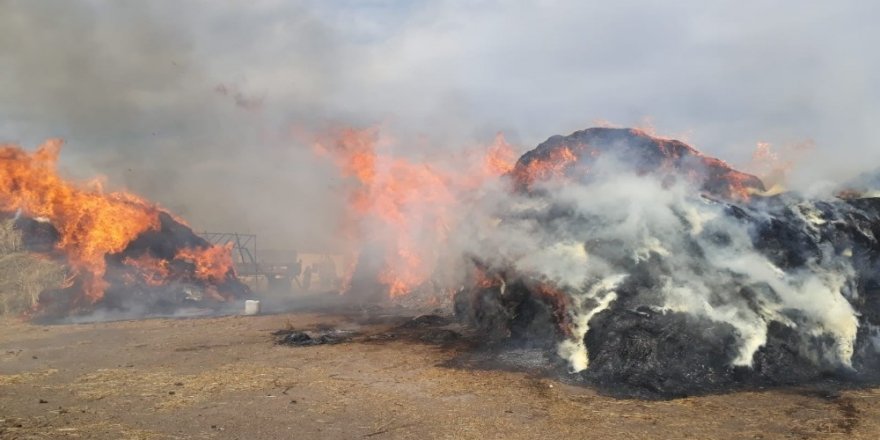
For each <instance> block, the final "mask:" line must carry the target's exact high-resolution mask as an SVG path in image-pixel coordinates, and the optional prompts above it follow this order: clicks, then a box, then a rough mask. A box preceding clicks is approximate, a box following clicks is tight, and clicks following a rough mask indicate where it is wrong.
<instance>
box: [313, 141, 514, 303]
mask: <svg viewBox="0 0 880 440" xmlns="http://www.w3.org/2000/svg"><path fill="white" fill-rule="evenodd" d="M386 146H387V144H386V143H384V142H383V139H380V137H379V132H378V130H377V129H375V128H371V129H364V130H356V129H344V130H342V131H341V132H339V133H337V135H336V136H335V137H334V138H332V139H329V140H319V141H318V142H316V143H315V145H314V147H315V151H316V152H318V153H319V154H321V155H328V156H330V158H331V159H332V160H333V161H334V162H335V164H336V165H337V167H338V168H339V169H340V171H341V173H342V175H343V176H345V177H350V178H354V179H355V180H356V181H357V185H356V186H355V187H353V188H352V189H351V193H350V205H349V208H350V209H349V210H350V217H351V218H350V219H349V221H348V225H347V226H348V227H347V229H348V234H349V235H350V236H351V238H352V239H354V240H361V239H364V238H367V237H365V235H366V234H367V231H366V229H369V231H370V234H374V233H376V232H377V231H378V232H379V233H380V234H387V235H389V236H390V237H383V238H389V239H388V240H387V241H388V245H387V246H386V248H385V255H384V256H383V259H384V261H383V269H382V270H381V271H380V273H379V274H378V281H379V282H381V283H382V284H383V285H385V286H387V288H388V292H389V294H390V295H391V296H392V297H395V296H399V295H403V294H406V293H408V292H410V291H411V290H412V289H413V288H415V287H417V286H419V285H421V284H422V283H424V282H425V281H427V280H428V279H429V277H430V276H431V274H432V273H433V271H434V267H435V266H436V264H437V261H438V259H439V258H440V255H439V252H438V251H437V249H439V248H441V245H442V243H443V242H445V241H446V239H447V238H448V237H447V235H448V231H449V230H450V229H451V228H452V227H453V226H454V223H455V221H456V218H455V215H454V214H455V211H456V208H457V206H458V204H459V203H461V200H460V198H459V197H457V194H459V193H461V192H463V191H466V190H467V189H468V188H474V187H475V186H478V185H479V183H480V182H482V181H484V180H485V179H486V178H488V177H490V176H499V175H501V174H503V173H505V172H507V171H509V170H511V169H513V164H514V159H515V154H514V152H513V150H512V149H511V148H510V145H509V144H507V143H506V142H505V140H504V137H503V136H502V135H501V134H499V135H498V136H496V138H495V141H494V142H493V144H492V145H491V146H490V147H489V148H488V151H486V152H485V153H484V156H483V157H482V158H481V159H480V160H477V161H474V160H472V159H470V158H468V160H466V161H464V163H465V164H466V165H465V166H457V167H456V166H454V165H456V164H447V165H450V166H447V167H443V166H441V165H443V163H442V161H438V162H437V163H436V164H435V165H429V164H427V163H418V162H413V161H410V160H407V159H403V158H395V157H391V156H390V155H387V154H381V153H380V151H379V150H381V149H382V148H384V147H386ZM475 164H476V166H475ZM457 165H461V164H457ZM352 225H354V226H352ZM346 284H347V283H346Z"/></svg>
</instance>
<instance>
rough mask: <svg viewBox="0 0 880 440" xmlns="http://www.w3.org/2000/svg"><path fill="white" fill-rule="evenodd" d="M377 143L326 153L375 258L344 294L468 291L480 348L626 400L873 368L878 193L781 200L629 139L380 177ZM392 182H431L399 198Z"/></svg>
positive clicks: (596, 137)
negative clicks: (362, 288)
mask: <svg viewBox="0 0 880 440" xmlns="http://www.w3.org/2000/svg"><path fill="white" fill-rule="evenodd" d="M348 134H349V135H351V133H348ZM501 144H503V142H502V143H501ZM373 145H375V144H370V142H369V141H365V140H364V139H363V138H359V139H358V140H357V141H352V140H351V139H348V140H346V139H345V138H343V139H342V140H341V141H339V142H338V143H337V144H336V148H335V149H333V148H325V150H327V151H331V152H332V153H334V154H336V156H335V157H336V159H337V163H339V164H340V165H342V170H343V174H344V175H347V176H352V177H355V178H356V179H357V181H358V182H359V183H360V185H359V186H356V189H355V192H354V193H353V194H354V195H355V196H357V197H353V200H356V201H357V204H356V205H355V207H354V208H356V209H357V210H358V211H357V212H359V213H361V219H362V221H361V222H360V223H359V226H360V227H361V228H364V229H366V230H368V231H370V232H371V234H365V235H369V236H370V237H371V238H372V240H373V241H371V242H369V244H370V246H367V247H365V248H364V249H380V251H378V252H377V251H371V253H372V255H373V256H374V257H378V258H372V259H364V258H362V259H361V264H360V267H358V268H357V270H355V271H354V272H353V273H354V276H355V279H354V280H353V282H352V285H357V282H358V281H359V279H360V280H361V281H363V280H369V279H371V274H372V279H373V280H374V281H373V282H374V283H376V282H378V284H380V285H384V286H385V287H386V288H387V291H388V292H390V293H391V294H392V295H394V296H400V295H404V294H405V293H406V292H407V291H419V290H423V289H425V288H426V286H431V287H432V288H433V289H434V290H439V291H441V292H456V291H457V293H455V310H456V314H457V315H458V316H459V317H460V318H461V319H462V320H464V321H465V322H466V323H468V324H469V325H471V326H472V327H474V328H476V329H478V330H479V331H480V334H482V335H483V338H482V339H484V340H487V341H494V342H495V343H496V346H497V344H499V343H500V344H501V345H502V346H510V345H513V346H527V347H541V348H544V349H545V353H546V356H547V360H548V362H550V363H551V364H556V365H558V366H559V368H560V370H561V371H563V372H565V373H564V374H565V375H566V377H568V378H569V379H571V380H575V381H585V382H589V383H593V384H597V385H599V386H602V387H605V388H607V389H608V390H609V391H612V392H617V393H635V394H644V393H648V394H651V395H663V396H672V395H683V394H690V393H699V392H712V391H719V390H724V389H729V388H730V387H735V386H764V385H778V384H794V383H803V382H807V381H814V380H818V379H821V378H824V377H835V378H839V379H846V380H856V381H863V380H875V379H876V377H877V374H878V373H877V372H878V371H880V199H878V198H872V197H871V195H872V193H870V192H869V191H866V190H862V191H850V192H849V193H847V194H848V195H847V197H845V198H841V197H837V196H834V195H829V196H828V197H825V198H822V199H818V200H817V199H810V198H805V197H803V196H800V195H798V194H796V193H782V194H777V195H771V194H769V193H766V192H765V190H764V185H763V183H762V182H761V180H760V179H759V178H757V177H755V176H752V175H749V174H746V173H742V172H739V171H737V170H735V169H733V168H731V167H730V166H728V165H727V164H726V163H724V162H722V161H720V160H718V159H715V158H711V157H707V156H705V155H703V154H701V153H699V152H698V151H696V150H695V149H693V148H691V147H690V146H688V145H686V144H684V143H682V142H679V141H675V140H670V139H663V138H658V137H655V136H651V135H648V134H646V133H644V132H641V131H639V130H633V129H615V128H592V129H588V130H583V131H579V132H576V133H573V134H572V135H570V136H565V137H563V136H554V137H552V138H550V139H548V140H547V141H546V142H544V143H543V144H541V145H539V146H538V147H537V148H536V149H534V150H532V151H530V152H528V153H526V154H525V155H523V156H522V157H521V158H520V159H519V160H518V161H517V162H516V163H515V165H514V164H511V165H509V166H507V167H504V166H502V167H498V168H495V170H496V171H500V172H498V173H497V174H496V176H498V175H501V176H500V177H495V178H491V179H490V178H481V179H470V180H468V179H467V178H466V177H468V175H464V176H463V175H462V174H461V173H460V172H459V173H458V174H450V173H444V172H443V171H442V170H443V168H442V167H438V166H436V165H433V166H425V167H418V166H415V165H410V164H408V163H407V162H401V161H395V160H387V161H386V163H389V164H391V165H390V166H386V167H382V166H380V165H378V164H380V163H382V156H381V155H380V154H377V153H375V151H374V150H372V149H371V148H370V147H371V146H373ZM496 146H497V145H496ZM495 157H497V155H495ZM365 158H366V159H369V160H364V159H365ZM489 162H490V161H488V160H487V161H486V163H489ZM401 169H402V170H406V171H409V170H410V169H412V170H416V171H418V172H420V173H426V172H429V173H430V176H427V177H425V176H422V177H421V178H419V179H407V180H406V182H403V183H401V182H400V181H399V177H401V175H402V174H401V173H399V171H401ZM426 170H427V171H426ZM861 181H863V182H871V181H872V180H871V179H862V180H861ZM462 182H471V183H473V182H476V184H475V185H473V186H469V185H468V184H464V183H462ZM875 190H876V188H875ZM422 195H425V198H427V199H428V200H429V201H430V202H431V203H430V204H429V205H428V206H423V205H421V204H420V203H421V201H422V200H423V198H422V197H421V196H422ZM364 218H366V219H369V221H363V219H364ZM411 223H415V224H416V225H417V226H412V225H411ZM376 224H378V225H379V227H375V225H376ZM386 224H388V225H392V226H393V227H385V226H384V225H386ZM426 225H427V226H426ZM431 225H433V226H431ZM437 225H441V227H437ZM371 227H372V229H371ZM431 227H435V228H436V229H434V230H435V231H436V234H430V233H426V231H425V228H427V229H428V230H430V228H431ZM419 228H422V229H419ZM394 231H400V232H394ZM412 231H415V233H411V232H412ZM376 237H388V239H387V240H384V241H383V242H382V243H380V244H379V245H377V244H376ZM424 237H428V238H429V239H425V238H424ZM419 240H421V241H419ZM382 244H384V245H385V246H384V248H383V246H382ZM381 249H384V251H382V250H381ZM383 255H384V257H383ZM456 261H457V262H456ZM368 265H370V267H368ZM452 267H454V268H456V269H455V270H450V268H452ZM411 269H416V270H411ZM450 272H452V273H453V274H458V275H459V277H458V278H456V277H455V276H450V274H449V273H450ZM462 274H465V275H464V276H462ZM395 275H407V276H395ZM412 275H417V276H412Z"/></svg>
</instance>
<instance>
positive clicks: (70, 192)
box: [0, 139, 159, 302]
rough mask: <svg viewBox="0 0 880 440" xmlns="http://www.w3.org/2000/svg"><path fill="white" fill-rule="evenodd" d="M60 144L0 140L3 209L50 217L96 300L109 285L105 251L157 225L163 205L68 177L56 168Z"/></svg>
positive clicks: (113, 250)
mask: <svg viewBox="0 0 880 440" xmlns="http://www.w3.org/2000/svg"><path fill="white" fill-rule="evenodd" d="M61 145H62V141H61V140H60V139H53V140H49V141H47V142H46V143H44V144H43V145H41V146H40V147H39V149H37V151H35V152H34V153H32V154H30V153H27V152H25V151H23V150H22V149H21V148H19V147H17V146H14V145H0V211H7V212H10V211H17V210H21V211H22V212H23V213H25V214H27V215H28V216H31V217H43V218H46V219H48V220H49V221H50V222H51V223H52V225H53V226H54V227H55V228H56V229H57V230H58V233H59V234H60V240H59V241H58V243H57V247H58V248H59V249H61V250H62V251H64V252H65V254H66V255H67V256H68V258H69V263H70V266H71V269H72V270H73V271H74V272H75V273H76V274H77V275H78V277H79V278H80V279H82V281H83V289H84V294H85V299H86V300H88V301H89V302H95V301H97V300H99V299H101V298H102V297H103V293H104V289H105V288H106V282H105V281H104V273H105V272H106V263H105V261H104V257H105V255H107V254H112V253H116V252H120V251H122V250H123V249H125V247H126V246H127V245H128V243H129V242H131V241H132V240H134V239H135V238H136V237H137V236H138V235H140V234H141V233H142V232H144V231H147V230H150V229H155V228H157V227H158V226H159V219H158V212H159V210H158V208H157V207H156V206H155V205H152V204H149V203H147V202H146V201H144V200H143V199H140V198H139V197H137V196H135V195H132V194H128V193H121V192H114V193H104V192H103V191H102V189H101V188H100V185H96V184H94V183H93V184H92V185H91V188H85V187H78V186H76V185H73V184H71V183H69V182H65V181H64V180H63V179H61V177H60V176H59V175H58V174H57V171H56V164H57V161H58V154H59V152H60V150H61Z"/></svg>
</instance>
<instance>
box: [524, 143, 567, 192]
mask: <svg viewBox="0 0 880 440" xmlns="http://www.w3.org/2000/svg"><path fill="white" fill-rule="evenodd" d="M576 161H577V156H576V155H575V154H574V152H572V151H571V149H570V148H568V147H563V148H559V149H556V150H553V151H551V152H550V154H549V155H548V157H546V158H537V159H535V160H533V161H531V162H529V163H528V165H526V166H525V167H520V168H517V169H515V170H514V171H513V178H514V180H515V181H516V183H517V184H519V185H521V186H523V187H530V186H531V185H532V184H534V183H535V182H539V181H544V180H550V179H559V178H562V177H563V176H564V175H565V171H566V169H567V168H568V167H569V165H571V164H573V163H574V162H576Z"/></svg>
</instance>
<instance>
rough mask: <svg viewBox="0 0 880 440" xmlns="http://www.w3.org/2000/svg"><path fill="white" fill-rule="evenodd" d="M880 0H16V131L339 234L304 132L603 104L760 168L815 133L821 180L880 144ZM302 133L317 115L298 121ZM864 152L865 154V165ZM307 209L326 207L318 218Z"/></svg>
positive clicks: (236, 213) (155, 194) (9, 71)
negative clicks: (767, 146) (754, 158)
mask: <svg viewBox="0 0 880 440" xmlns="http://www.w3.org/2000/svg"><path fill="white" fill-rule="evenodd" d="M876 12H877V11H876V6H875V5H874V4H873V3H871V2H843V3H840V2H837V3H835V4H830V3H824V2H809V4H805V3H803V2H800V1H794V0H785V1H777V2H772V3H767V2H745V3H743V2H739V3H737V4H735V5H734V4H729V5H725V4H719V5H706V4H705V2H698V1H685V2H676V3H675V4H674V5H670V4H669V3H668V2H652V1H624V2H604V3H595V2H593V3H584V2H577V1H544V2H525V1H523V2H520V1H514V2H507V1H504V2H501V1H499V0H489V1H481V2H477V3H476V4H475V3H474V2H469V1H468V2H464V1H457V0H449V1H441V2H434V1H432V2H421V1H417V2H399V1H373V2H322V1H306V0H301V1H290V2H276V1H268V0H266V1H257V2H246V3H240V2H231V3H230V2H216V1H207V0H202V1H199V0H189V1H165V0H159V1H151V2H142V1H126V0H123V1H115V2H101V1H94V0H91V1H80V2H58V1H49V0H2V1H0V86H2V87H0V138H2V139H3V140H7V141H15V142H19V143H22V144H24V145H26V146H29V147H33V146H35V145H37V144H38V143H39V142H40V141H42V140H43V139H45V138H48V137H53V136H60V137H63V138H65V139H66V140H67V147H66V148H67V149H66V151H65V153H64V155H63V157H64V161H65V165H66V166H67V170H68V171H69V172H70V173H71V174H74V175H77V176H92V175H94V174H96V173H100V174H104V175H107V177H108V179H109V181H110V186H111V187H120V186H124V187H128V188H129V189H131V190H133V191H135V192H138V193H141V194H143V195H145V196H147V197H148V198H151V199H155V200H157V201H159V202H160V203H162V204H163V205H165V206H167V207H168V208H170V209H171V210H173V211H175V212H177V213H179V214H181V215H183V216H184V217H186V218H188V219H189V220H190V222H191V223H192V224H193V225H194V226H195V227H196V229H214V230H237V231H242V232H256V233H258V234H260V236H261V237H264V238H265V240H266V241H267V242H273V243H275V244H277V245H278V246H300V247H323V246H332V245H333V244H334V242H335V241H338V239H337V238H336V235H335V232H336V228H335V226H336V225H335V219H336V218H337V217H338V216H339V215H340V212H341V205H342V204H343V201H341V200H340V199H341V198H342V197H341V196H340V191H338V185H339V179H338V176H337V175H336V173H335V171H334V170H333V169H332V168H331V167H329V166H327V165H326V164H324V163H322V162H315V161H313V160H312V158H311V153H310V152H309V151H308V148H307V145H304V142H302V141H301V138H300V137H298V136H292V135H291V133H292V132H296V131H300V130H302V129H303V128H304V129H305V130H306V131H320V130H321V129H322V128H324V127H325V126H327V125H328V124H327V122H326V121H341V122H340V124H341V125H354V126H364V125H372V124H377V123H383V124H387V126H389V127H392V128H393V131H394V133H395V135H396V136H397V137H398V138H399V139H400V141H401V142H400V143H399V145H398V147H397V150H398V151H399V152H401V153H403V154H416V153H421V152H423V151H424V150H430V149H433V150H448V149H455V148H458V147H459V146H460V145H464V144H470V143H472V142H473V141H474V140H475V139H476V140H478V141H481V142H486V141H487V140H488V139H491V137H492V136H493V135H494V133H495V132H497V131H498V130H502V131H505V132H506V133H507V137H508V139H509V140H510V141H512V142H513V143H515V144H518V145H533V144H536V143H537V142H538V141H540V140H542V139H543V138H544V137H545V136H546V135H547V134H548V133H564V132H570V131H572V130H573V129H577V128H581V127H583V126H585V125H588V124H590V123H591V122H592V121H595V120H600V119H602V120H610V121H612V122H615V123H617V124H621V125H638V123H639V121H642V120H643V119H644V118H646V117H649V118H653V120H654V123H655V124H657V125H658V126H659V127H661V129H662V131H663V132H664V133H671V134H684V133H688V138H689V140H690V141H691V142H692V143H694V144H696V145H698V146H701V147H703V149H704V150H705V151H707V152H708V153H710V154H713V155H715V156H719V157H724V158H727V159H729V160H731V161H732V162H734V163H740V164H741V163H746V162H747V161H748V159H749V155H750V152H751V151H752V149H753V148H754V145H755V143H756V142H758V141H767V142H770V143H772V144H774V145H775V146H779V147H784V146H786V145H790V144H794V143H800V142H802V141H805V140H812V141H814V142H815V144H816V149H815V151H814V153H812V154H811V156H810V157H809V158H808V159H807V160H804V161H802V162H801V164H800V166H799V168H798V169H797V171H796V172H795V174H794V175H793V176H792V184H794V185H796V186H799V187H807V186H811V185H814V184H815V183H816V182H817V181H822V180H827V179H832V180H841V179H843V178H846V177H849V176H851V175H854V174H855V173H856V172H858V171H864V168H866V167H868V166H869V165H870V164H874V163H876V162H877V161H878V159H880V148H876V145H875V140H874V137H875V135H874V126H873V122H872V121H874V120H876V119H877V114H876V113H877V110H876V108H875V105H874V103H875V102H877V101H878V98H880V96H878V93H880V90H878V88H877V87H876V85H875V83H876V82H875V81H872V80H871V78H873V77H874V76H876V75H875V73H876V71H877V67H878V66H877V61H876V57H870V56H866V54H869V53H871V51H872V50H873V46H872V44H873V41H875V40H876V39H877V38H871V37H872V36H875V37H876V36H877V33H878V30H877V28H876V26H874V23H873V20H872V17H873V16H875V13H876ZM294 128H295V129H296V130H294ZM853 157H858V158H859V160H852V158H853ZM303 213H308V215H304V214H303Z"/></svg>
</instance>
